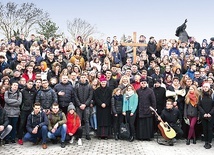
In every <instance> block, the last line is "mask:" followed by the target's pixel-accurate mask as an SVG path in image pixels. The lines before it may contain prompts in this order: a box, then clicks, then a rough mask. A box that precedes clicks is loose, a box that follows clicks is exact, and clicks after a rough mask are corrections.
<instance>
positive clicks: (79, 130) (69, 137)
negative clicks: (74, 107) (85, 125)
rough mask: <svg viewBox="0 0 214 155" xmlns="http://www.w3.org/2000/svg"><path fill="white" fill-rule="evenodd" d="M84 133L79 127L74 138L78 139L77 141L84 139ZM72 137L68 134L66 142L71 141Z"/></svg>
mask: <svg viewBox="0 0 214 155" xmlns="http://www.w3.org/2000/svg"><path fill="white" fill-rule="evenodd" d="M82 132H83V130H82V127H79V128H78V129H77V131H76V132H75V133H74V135H73V136H74V137H76V138H77V139H79V138H82ZM71 137H72V136H69V135H68V134H66V141H69V140H71Z"/></svg>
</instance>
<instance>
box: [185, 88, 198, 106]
mask: <svg viewBox="0 0 214 155" xmlns="http://www.w3.org/2000/svg"><path fill="white" fill-rule="evenodd" d="M191 87H192V88H193V89H194V94H195V96H196V98H197V102H196V104H197V103H198V100H199V96H200V92H199V91H198V89H197V87H196V86H195V85H191V86H190V87H189V88H191ZM189 94H190V91H188V92H187V94H186V97H185V103H186V104H189V103H190V98H189Z"/></svg>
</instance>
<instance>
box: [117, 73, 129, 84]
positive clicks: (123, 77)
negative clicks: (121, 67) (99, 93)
mask: <svg viewBox="0 0 214 155" xmlns="http://www.w3.org/2000/svg"><path fill="white" fill-rule="evenodd" d="M125 78H126V79H127V81H128V84H130V78H129V77H128V76H127V75H123V76H122V77H121V79H120V82H119V85H121V84H122V83H123V80H124V79H125Z"/></svg>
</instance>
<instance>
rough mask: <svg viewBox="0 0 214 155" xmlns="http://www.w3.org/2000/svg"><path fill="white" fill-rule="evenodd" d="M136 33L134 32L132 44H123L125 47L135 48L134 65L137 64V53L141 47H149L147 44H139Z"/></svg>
mask: <svg viewBox="0 0 214 155" xmlns="http://www.w3.org/2000/svg"><path fill="white" fill-rule="evenodd" d="M136 36H137V35H136V32H133V41H132V43H121V44H122V45H123V46H131V47H133V64H136V56H137V55H136V51H137V47H139V46H147V44H145V43H137V37H136Z"/></svg>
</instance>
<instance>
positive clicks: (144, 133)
mask: <svg viewBox="0 0 214 155" xmlns="http://www.w3.org/2000/svg"><path fill="white" fill-rule="evenodd" d="M140 85H141V87H140V88H139V89H138V90H137V94H138V97H139V99H138V117H137V130H136V138H137V139H139V140H147V141H150V140H151V138H154V127H153V114H152V111H151V110H150V108H149V107H150V106H151V107H152V108H154V109H156V99H155V94H154V92H153V90H152V89H151V88H149V87H148V83H147V81H146V79H141V80H140Z"/></svg>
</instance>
